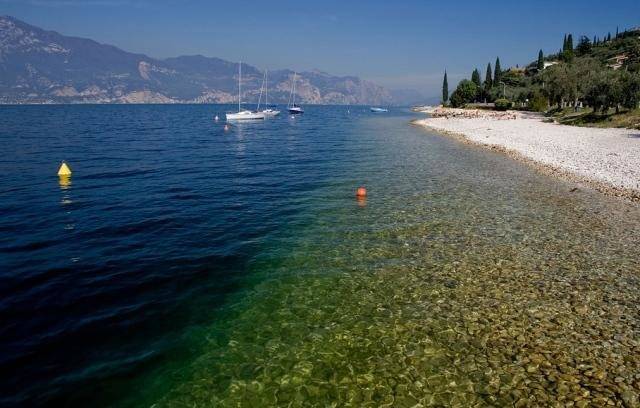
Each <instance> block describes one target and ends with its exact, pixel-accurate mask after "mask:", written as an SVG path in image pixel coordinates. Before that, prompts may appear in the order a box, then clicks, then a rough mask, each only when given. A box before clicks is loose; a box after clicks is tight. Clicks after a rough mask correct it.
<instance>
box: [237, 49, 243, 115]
mask: <svg viewBox="0 0 640 408" xmlns="http://www.w3.org/2000/svg"><path fill="white" fill-rule="evenodd" d="M241 87H242V61H240V62H239V63H238V112H240V110H241V108H240V105H241V102H240V94H241V93H242V91H241Z"/></svg>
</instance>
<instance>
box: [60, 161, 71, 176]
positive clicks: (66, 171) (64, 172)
mask: <svg viewBox="0 0 640 408" xmlns="http://www.w3.org/2000/svg"><path fill="white" fill-rule="evenodd" d="M70 175H71V169H70V168H69V166H67V162H64V161H63V162H62V164H61V165H60V168H59V169H58V176H61V177H62V176H70Z"/></svg>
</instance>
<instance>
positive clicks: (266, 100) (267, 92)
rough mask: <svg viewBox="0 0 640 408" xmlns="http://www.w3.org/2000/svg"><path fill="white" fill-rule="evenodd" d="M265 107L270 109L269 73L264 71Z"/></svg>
mask: <svg viewBox="0 0 640 408" xmlns="http://www.w3.org/2000/svg"><path fill="white" fill-rule="evenodd" d="M264 106H266V107H267V109H269V71H267V70H266V69H265V70H264Z"/></svg>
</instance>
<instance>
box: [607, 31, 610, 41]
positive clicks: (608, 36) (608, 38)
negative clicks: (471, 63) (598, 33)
mask: <svg viewBox="0 0 640 408" xmlns="http://www.w3.org/2000/svg"><path fill="white" fill-rule="evenodd" d="M609 41H611V33H609V34H608V35H607V42H609Z"/></svg>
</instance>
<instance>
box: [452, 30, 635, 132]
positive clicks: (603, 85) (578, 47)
mask: <svg viewBox="0 0 640 408" xmlns="http://www.w3.org/2000/svg"><path fill="white" fill-rule="evenodd" d="M616 31H617V30H616ZM494 67H495V68H494V70H493V72H492V69H491V64H489V65H488V66H487V70H486V74H485V78H484V81H482V80H481V78H480V73H479V72H480V71H478V69H475V70H474V71H473V74H472V76H471V79H470V80H468V79H465V80H462V81H461V82H460V83H459V84H458V86H457V87H456V89H455V90H454V91H453V92H452V93H451V96H450V97H449V98H448V100H444V101H443V102H444V103H449V104H450V105H451V106H453V107H463V106H466V105H468V104H471V103H482V102H498V100H500V101H499V103H497V104H496V107H498V105H500V108H504V106H505V104H506V102H505V101H503V100H502V99H507V100H508V102H510V103H511V106H512V107H513V108H515V109H523V110H531V111H537V112H546V113H547V114H549V115H550V116H553V117H554V118H555V119H556V120H557V121H559V122H561V123H567V124H575V125H583V126H605V127H615V126H620V127H632V128H640V109H639V108H640V28H636V29H632V30H626V31H624V32H621V33H619V34H616V35H615V36H611V34H607V35H605V36H604V37H603V38H602V39H600V38H598V37H593V39H590V38H589V37H586V36H582V37H580V38H579V40H578V41H577V44H575V45H574V39H573V36H572V35H571V34H568V35H565V37H564V40H563V43H562V48H561V49H559V51H558V52H557V53H555V54H551V55H546V56H545V55H544V53H543V52H542V50H540V51H539V52H538V53H537V58H536V59H535V60H534V61H533V62H531V63H530V64H529V65H527V66H525V67H519V66H516V67H512V68H509V69H507V70H504V71H503V70H502V69H501V68H500V59H499V58H498V59H496V62H495V64H494ZM443 97H445V95H444V93H443Z"/></svg>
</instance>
